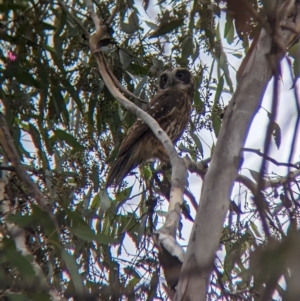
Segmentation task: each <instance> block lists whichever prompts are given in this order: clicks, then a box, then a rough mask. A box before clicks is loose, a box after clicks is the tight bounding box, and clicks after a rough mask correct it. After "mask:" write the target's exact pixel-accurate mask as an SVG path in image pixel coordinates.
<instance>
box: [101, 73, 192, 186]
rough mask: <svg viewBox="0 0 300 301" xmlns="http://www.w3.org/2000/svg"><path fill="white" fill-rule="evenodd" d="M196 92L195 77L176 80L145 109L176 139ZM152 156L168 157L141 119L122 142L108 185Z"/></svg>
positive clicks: (119, 180) (178, 136)
mask: <svg viewBox="0 0 300 301" xmlns="http://www.w3.org/2000/svg"><path fill="white" fill-rule="evenodd" d="M193 96H194V80H193V78H192V77H191V82H190V83H189V84H184V85H183V84H182V83H179V84H178V83H175V85H174V86H171V87H168V88H166V89H164V90H159V91H158V92H157V94H156V95H155V96H154V98H153V99H152V100H151V101H150V103H149V105H148V108H147V109H146V110H145V111H146V112H147V113H148V114H149V115H150V116H152V117H153V118H154V119H155V120H156V121H157V122H158V123H159V125H160V126H161V128H162V129H163V130H164V131H165V132H166V133H167V134H168V135H169V137H170V139H171V140H172V141H173V143H176V142H177V140H178V139H179V138H180V137H181V135H182V133H183V131H184V129H185V127H186V125H187V123H188V121H189V117H190V113H191V110H192V103H193ZM151 158H159V159H160V160H163V161H167V160H168V156H167V153H166V151H165V149H164V147H163V145H162V144H161V143H160V142H159V140H158V139H157V138H156V137H155V135H154V134H153V132H152V131H151V129H150V128H149V127H148V126H147V125H146V124H145V123H144V122H143V121H142V120H140V119H137V121H136V122H135V123H134V124H133V126H132V127H131V128H130V129H129V130H128V133H127V135H126V137H125V138H124V140H123V141H122V144H121V146H120V150H119V154H118V158H117V160H116V161H115V163H114V164H113V165H112V167H111V170H110V172H109V174H108V177H107V186H110V185H111V184H112V183H113V182H115V183H116V184H118V183H120V182H121V181H122V179H123V178H124V177H125V176H126V175H127V174H128V173H129V172H130V170H132V169H133V168H135V167H137V166H138V165H139V164H141V163H142V162H145V161H147V160H149V159H151Z"/></svg>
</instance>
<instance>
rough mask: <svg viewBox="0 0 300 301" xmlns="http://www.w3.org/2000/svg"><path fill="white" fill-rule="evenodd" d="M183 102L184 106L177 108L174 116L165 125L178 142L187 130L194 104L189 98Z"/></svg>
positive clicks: (166, 129)
mask: <svg viewBox="0 0 300 301" xmlns="http://www.w3.org/2000/svg"><path fill="white" fill-rule="evenodd" d="M182 104H183V106H182V107H181V108H178V109H177V110H175V111H174V114H173V116H172V118H170V119H169V120H168V122H166V124H165V126H163V128H164V130H165V132H166V133H167V134H168V136H169V137H170V138H171V140H172V141H173V142H174V143H175V142H177V140H178V139H179V138H180V136H181V135H182V133H183V131H184V130H185V128H186V126H187V124H188V122H189V118H190V114H191V111H192V104H191V102H190V101H189V100H188V99H186V101H184V102H182Z"/></svg>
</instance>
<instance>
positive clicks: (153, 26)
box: [145, 21, 158, 30]
mask: <svg viewBox="0 0 300 301" xmlns="http://www.w3.org/2000/svg"><path fill="white" fill-rule="evenodd" d="M145 23H146V24H147V25H148V26H149V27H150V28H151V29H152V30H157V29H158V26H157V25H156V24H154V23H152V22H149V21H145Z"/></svg>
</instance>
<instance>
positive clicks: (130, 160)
mask: <svg viewBox="0 0 300 301" xmlns="http://www.w3.org/2000/svg"><path fill="white" fill-rule="evenodd" d="M140 163H142V158H140V156H139V154H138V153H137V152H136V151H135V148H132V149H129V150H128V151H127V152H126V153H125V154H123V155H121V156H120V157H118V158H117V160H116V161H115V162H114V164H113V165H112V166H111V168H110V171H109V173H108V176H107V178H106V187H109V186H111V185H112V184H115V185H118V184H119V183H120V182H121V181H122V180H123V179H124V178H125V177H126V175H127V174H128V173H129V172H130V171H131V170H132V169H134V168H135V167H137V166H138V165H139V164H140Z"/></svg>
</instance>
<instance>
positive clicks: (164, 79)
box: [161, 74, 168, 83]
mask: <svg viewBox="0 0 300 301" xmlns="http://www.w3.org/2000/svg"><path fill="white" fill-rule="evenodd" d="M167 79H168V77H167V76H166V75H165V74H164V75H162V77H161V80H162V82H163V83H166V82H167Z"/></svg>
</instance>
